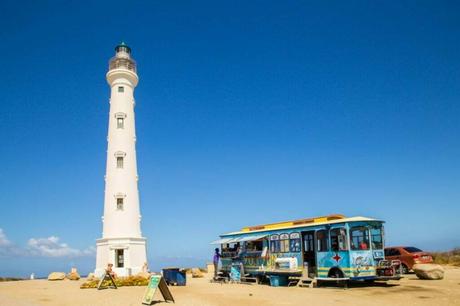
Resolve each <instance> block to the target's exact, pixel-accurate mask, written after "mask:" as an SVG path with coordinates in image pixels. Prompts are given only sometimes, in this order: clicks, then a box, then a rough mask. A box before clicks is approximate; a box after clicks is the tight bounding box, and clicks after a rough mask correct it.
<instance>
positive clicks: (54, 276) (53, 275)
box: [48, 272, 65, 281]
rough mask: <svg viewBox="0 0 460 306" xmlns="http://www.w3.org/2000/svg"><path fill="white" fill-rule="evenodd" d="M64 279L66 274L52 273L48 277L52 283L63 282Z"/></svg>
mask: <svg viewBox="0 0 460 306" xmlns="http://www.w3.org/2000/svg"><path fill="white" fill-rule="evenodd" d="M63 279H65V273H64V272H51V273H50V274H49V275H48V280H50V281H55V280H63Z"/></svg>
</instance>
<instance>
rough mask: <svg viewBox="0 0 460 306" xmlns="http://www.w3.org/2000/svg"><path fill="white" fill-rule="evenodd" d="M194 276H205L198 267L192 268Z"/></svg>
mask: <svg viewBox="0 0 460 306" xmlns="http://www.w3.org/2000/svg"><path fill="white" fill-rule="evenodd" d="M192 277H193V278H202V277H204V275H203V272H201V270H200V269H198V268H192Z"/></svg>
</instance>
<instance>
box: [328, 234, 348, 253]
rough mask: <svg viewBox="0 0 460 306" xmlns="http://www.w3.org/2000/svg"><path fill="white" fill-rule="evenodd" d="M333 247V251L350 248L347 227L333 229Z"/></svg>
mask: <svg viewBox="0 0 460 306" xmlns="http://www.w3.org/2000/svg"><path fill="white" fill-rule="evenodd" d="M330 233H331V249H332V251H346V250H348V243H347V230H346V229H345V228H334V229H331V232H330Z"/></svg>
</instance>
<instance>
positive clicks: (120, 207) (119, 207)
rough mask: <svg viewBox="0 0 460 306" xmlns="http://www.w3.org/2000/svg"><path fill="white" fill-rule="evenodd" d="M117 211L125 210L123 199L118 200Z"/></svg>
mask: <svg viewBox="0 0 460 306" xmlns="http://www.w3.org/2000/svg"><path fill="white" fill-rule="evenodd" d="M117 209H118V210H123V198H117Z"/></svg>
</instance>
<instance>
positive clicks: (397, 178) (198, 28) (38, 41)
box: [0, 1, 460, 276]
mask: <svg viewBox="0 0 460 306" xmlns="http://www.w3.org/2000/svg"><path fill="white" fill-rule="evenodd" d="M96 2H97V3H96ZM459 11H460V7H459V3H458V2H454V1H393V3H389V2H388V1H347V2H343V1H336V2H335V1H330V2H327V3H326V2H324V1H318V2H308V1H281V2H280V1H228V2H220V1H217V2H216V1H187V2H185V1H183V2H182V1H163V2H160V1H136V2H131V3H130V4H129V5H128V4H126V2H125V1H123V2H122V1H120V2H118V1H110V2H105V3H104V2H103V1H93V2H90V1H87V2H85V1H75V2H69V3H65V4H64V3H63V2H62V1H56V2H51V1H40V2H37V1H21V2H17V1H2V2H1V4H0V41H1V42H2V45H3V47H2V57H3V60H2V69H1V74H0V92H1V95H0V97H1V105H2V112H1V113H0V138H1V140H2V144H1V147H0V157H1V160H2V167H0V203H1V204H0V205H1V208H2V212H1V214H0V229H1V231H0V275H20V276H24V275H28V274H29V273H31V272H35V273H38V274H40V275H46V274H47V273H48V272H49V271H51V270H65V271H67V270H69V269H70V267H71V266H74V265H75V266H77V267H78V268H79V269H80V270H81V271H82V272H83V273H85V272H88V271H90V270H92V269H93V268H94V264H95V258H94V254H93V253H94V250H93V249H92V247H94V246H95V239H97V238H99V237H100V235H101V230H102V225H101V222H100V217H101V214H102V208H103V190H104V180H103V176H104V173H105V158H106V155H105V152H106V145H107V143H106V136H107V121H108V110H109V104H108V99H109V88H108V85H107V84H106V81H105V73H106V70H107V62H108V60H109V58H110V57H111V56H112V55H113V48H114V46H115V45H116V44H117V43H118V42H119V41H121V40H124V41H126V42H127V43H128V44H129V45H130V46H131V47H132V49H133V55H134V57H135V59H136V60H137V62H138V69H139V76H140V83H139V86H138V87H137V89H136V93H135V96H136V102H137V104H136V124H137V139H138V142H137V153H138V167H139V176H140V181H139V183H140V185H139V189H140V197H141V210H142V215H143V224H142V228H143V234H144V235H145V236H146V237H147V238H148V243H149V247H148V253H149V254H148V255H149V259H150V265H151V266H152V267H153V268H154V269H159V268H161V267H162V266H165V265H181V266H190V265H199V264H200V265H203V263H204V262H205V261H208V260H209V259H210V256H211V255H212V253H211V252H212V246H210V245H209V242H210V241H212V240H214V239H215V238H216V237H217V236H218V235H219V234H221V233H225V232H228V231H233V230H237V229H239V228H241V227H243V226H246V225H253V224H259V223H266V222H273V221H279V220H287V219H295V218H303V217H309V216H316V215H325V214H331V213H343V214H345V215H349V216H354V215H364V216H370V217H377V218H381V219H384V220H386V222H387V224H386V232H387V242H388V243H389V244H411V245H416V246H419V247H421V248H425V249H428V250H441V249H449V248H453V247H456V246H460V239H459V238H458V237H459V235H458V232H459V230H460V226H459V223H458V216H459V214H460V205H459V199H460V188H459V187H460V186H459V183H460V169H459V168H460V167H459V160H458V158H459V156H460V137H459V135H460V124H459V121H458V118H459V117H460V103H459V98H460V90H459V84H460V73H459V71H460V57H459V56H458V54H459V53H460V50H459V49H460V48H459V47H460V44H459V37H460V18H459V16H458V12H459Z"/></svg>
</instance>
